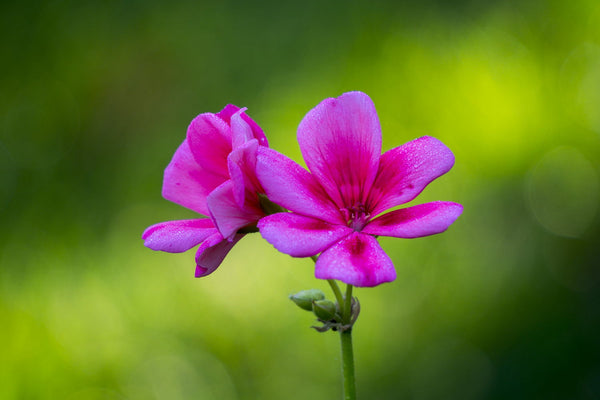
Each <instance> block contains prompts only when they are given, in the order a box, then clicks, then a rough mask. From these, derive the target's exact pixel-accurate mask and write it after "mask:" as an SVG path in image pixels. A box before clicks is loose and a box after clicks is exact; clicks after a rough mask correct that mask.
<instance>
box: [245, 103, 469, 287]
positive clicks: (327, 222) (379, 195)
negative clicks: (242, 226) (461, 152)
mask: <svg viewBox="0 0 600 400" xmlns="http://www.w3.org/2000/svg"><path fill="white" fill-rule="evenodd" d="M298 142H299V144H300V149H301V151H302V155H303V157H304V160H305V161H306V164H307V166H308V169H309V170H310V172H308V171H306V170H305V169H304V168H302V167H301V166H299V165H298V164H296V163H295V162H294V161H292V160H290V159H289V158H287V157H285V156H284V155H282V154H280V153H278V152H276V151H274V150H271V149H268V148H260V149H259V151H258V161H257V166H256V173H257V176H258V178H259V181H260V183H261V184H262V186H263V188H264V189H265V192H266V194H267V196H268V198H269V200H271V201H273V202H274V203H276V204H279V205H281V206H282V207H285V208H286V209H288V210H290V211H291V212H289V213H277V214H273V215H269V216H267V217H265V218H263V219H261V220H260V222H259V223H258V228H259V230H260V232H261V234H262V236H263V237H264V238H265V239H266V240H267V241H268V242H270V243H271V244H272V245H273V246H275V247H276V248H277V249H278V250H279V251H281V252H283V253H287V254H289V255H291V256H294V257H309V256H314V255H316V254H319V253H321V255H320V256H319V258H318V260H317V263H316V265H315V276H316V277H317V278H320V279H337V280H340V281H342V282H345V283H347V284H351V285H354V286H376V285H379V284H381V283H384V282H390V281H393V280H394V279H395V278H396V271H395V269H394V266H393V264H392V261H391V259H390V258H389V256H388V255H387V254H386V253H385V252H384V251H383V249H382V248H381V247H380V245H379V243H378V242H377V240H376V237H377V236H393V237H399V238H417V237H422V236H428V235H433V234H436V233H440V232H443V231H445V230H446V229H447V228H448V227H449V226H450V225H451V224H452V223H453V222H454V221H455V220H456V219H457V218H458V216H459V215H460V214H461V213H462V206H461V205H460V204H456V203H451V202H443V201H436V202H432V203H425V204H421V205H417V206H413V207H408V208H402V209H398V210H394V211H390V212H388V213H385V214H382V213H383V212H384V211H386V210H389V209H390V208H392V207H395V206H398V205H400V204H404V203H407V202H409V201H411V200H412V199H414V198H415V197H416V196H417V195H418V194H419V193H420V192H421V191H422V190H423V189H424V188H425V186H427V185H428V184H429V183H430V182H431V181H433V180H434V179H436V178H437V177H439V176H441V175H443V174H444V173H446V172H448V171H449V170H450V168H452V165H453V164H454V155H453V154H452V152H451V151H450V150H449V149H448V148H447V147H446V146H445V145H444V144H442V143H441V142H440V141H439V140H437V139H434V138H432V137H427V136H425V137H421V138H419V139H416V140H413V141H412V142H409V143H406V144H404V145H402V146H400V147H396V148H393V149H391V150H389V151H387V152H386V153H384V154H383V155H382V154H381V127H380V125H379V119H378V117H377V113H376V111H375V106H374V105H373V102H372V101H371V99H370V98H369V97H368V96H367V95H366V94H364V93H360V92H350V93H345V94H343V95H342V96H340V97H338V98H335V99H334V98H329V99H325V100H324V101H322V102H321V103H320V104H319V105H318V106H317V107H315V108H314V109H313V110H311V111H310V112H309V113H308V114H307V115H306V116H305V117H304V119H303V120H302V122H301V123H300V126H299V127H298ZM380 214H381V215H380Z"/></svg>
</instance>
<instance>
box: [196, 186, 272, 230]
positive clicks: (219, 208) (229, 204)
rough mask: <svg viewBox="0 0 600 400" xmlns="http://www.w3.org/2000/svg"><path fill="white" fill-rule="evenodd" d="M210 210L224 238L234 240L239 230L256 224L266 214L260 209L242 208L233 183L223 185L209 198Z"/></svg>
mask: <svg viewBox="0 0 600 400" xmlns="http://www.w3.org/2000/svg"><path fill="white" fill-rule="evenodd" d="M207 201H208V208H209V209H210V213H211V216H212V218H213V221H214V222H215V225H216V226H217V229H219V232H221V235H223V237H224V238H232V237H233V235H234V234H235V233H236V232H237V231H238V229H240V228H243V227H245V226H248V225H251V224H254V223H256V222H257V221H258V220H259V219H260V218H261V217H263V216H264V215H265V214H264V212H263V211H262V209H260V208H257V207H258V206H257V207H255V208H252V207H244V208H241V207H240V206H239V205H238V204H237V202H236V201H235V198H234V195H233V182H232V181H231V180H229V181H227V182H225V183H223V184H222V185H221V186H219V187H218V188H216V189H215V190H213V191H212V193H211V194H210V195H209V196H208V200H207Z"/></svg>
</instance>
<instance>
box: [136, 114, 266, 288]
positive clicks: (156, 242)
mask: <svg viewBox="0 0 600 400" xmlns="http://www.w3.org/2000/svg"><path fill="white" fill-rule="evenodd" d="M266 146H268V142H267V138H266V137H265V135H264V133H263V131H262V129H261V128H260V127H259V126H258V125H257V124H256V123H255V122H254V121H253V120H252V119H250V117H248V116H247V115H246V114H245V109H240V108H238V107H236V106H234V105H231V104H230V105H228V106H226V107H225V108H224V109H223V110H221V111H220V112H219V113H217V114H212V113H205V114H200V115H199V116H197V117H196V118H195V119H194V120H193V121H192V122H191V124H190V126H189V128H188V131H187V136H186V138H185V140H184V141H183V143H182V144H181V145H180V146H179V148H178V149H177V151H176V152H175V154H174V156H173V159H172V160H171V162H170V163H169V165H168V166H167V168H166V169H165V174H164V180H163V189H162V195H163V197H164V198H165V199H167V200H170V201H172V202H174V203H177V204H179V205H182V206H184V207H186V208H189V209H190V210H193V211H196V212H197V213H198V214H202V215H205V216H209V217H210V218H200V219H191V220H180V221H168V222H162V223H159V224H156V225H153V226H151V227H149V228H148V229H146V231H145V232H144V233H143V235H142V239H144V244H145V246H147V247H149V248H151V249H152V250H161V251H166V252H169V253H179V252H184V251H186V250H189V249H191V248H193V247H195V246H198V245H200V246H199V248H198V251H197V252H196V277H200V276H206V275H208V274H210V273H211V272H213V271H214V270H215V269H216V268H217V267H218V266H219V265H220V264H221V262H222V261H223V259H224V258H225V256H226V255H227V253H228V252H229V250H231V248H232V247H233V245H234V244H235V243H237V242H238V241H239V240H240V239H241V238H242V237H243V236H244V233H241V232H240V230H241V229H242V228H247V227H250V228H252V226H253V225H254V226H255V225H256V222H257V221H258V220H259V219H260V218H261V217H263V216H264V215H265V213H264V212H263V210H262V208H261V205H260V202H259V197H258V194H257V193H261V192H262V188H261V187H260V183H259V182H258V181H257V179H256V174H255V168H256V153H257V150H258V148H259V147H266ZM250 230H251V229H250Z"/></svg>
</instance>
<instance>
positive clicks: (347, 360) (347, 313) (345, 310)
mask: <svg viewBox="0 0 600 400" xmlns="http://www.w3.org/2000/svg"><path fill="white" fill-rule="evenodd" d="M311 258H312V260H313V261H314V262H317V256H312V257H311ZM327 282H328V283H329V286H331V290H333V294H334V295H335V298H336V300H337V302H338V304H339V306H340V313H341V314H342V323H343V324H349V323H350V320H351V319H352V287H353V286H352V285H347V286H346V296H342V291H341V290H340V287H339V286H338V284H337V282H336V281H335V280H333V279H328V280H327ZM340 342H341V344H342V376H343V378H344V400H356V382H355V378H354V350H352V328H350V329H348V330H345V331H341V332H340Z"/></svg>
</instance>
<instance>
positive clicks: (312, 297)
mask: <svg viewBox="0 0 600 400" xmlns="http://www.w3.org/2000/svg"><path fill="white" fill-rule="evenodd" d="M324 298H325V293H323V292H322V291H320V290H319V289H308V290H303V291H301V292H298V293H296V294H292V295H290V300H292V301H293V302H294V303H296V305H297V306H298V307H300V308H301V309H303V310H306V311H312V309H313V308H312V303H313V301H316V300H323V299H324Z"/></svg>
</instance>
